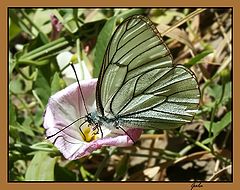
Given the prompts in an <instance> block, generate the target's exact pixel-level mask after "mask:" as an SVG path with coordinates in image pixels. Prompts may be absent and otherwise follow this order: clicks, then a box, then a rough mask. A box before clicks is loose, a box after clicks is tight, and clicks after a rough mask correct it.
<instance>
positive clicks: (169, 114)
mask: <svg viewBox="0 0 240 190" xmlns="http://www.w3.org/2000/svg"><path fill="white" fill-rule="evenodd" d="M79 87H80V88H79V89H80V92H81V95H82V99H84V95H83V93H82V91H81V86H80V85H79ZM199 100H200V90H199V85H198V82H197V78H196V77H195V75H194V73H193V72H192V71H191V70H190V69H188V68H186V67H184V66H183V65H173V59H172V55H171V53H170V50H169V49H168V47H167V45H166V44H165V43H164V41H163V39H162V37H161V35H160V33H159V32H158V30H157V28H156V27H155V26H154V24H153V23H152V22H151V21H150V20H149V19H148V18H146V17H144V16H142V15H134V16H131V17H128V18H127V19H125V20H124V21H123V22H122V23H121V24H120V25H119V26H118V27H117V29H116V30H115V32H114V33H113V35H112V37H111V39H110V41H109V43H108V46H107V48H106V52H105V55H104V59H103V63H102V67H101V70H100V75H99V78H98V81H97V86H96V108H97V109H96V111H93V112H90V113H88V112H87V114H86V115H85V117H84V118H85V121H84V122H82V123H81V124H80V126H79V130H80V131H81V133H82V134H83V135H84V132H82V130H81V127H82V125H83V124H86V123H87V124H88V125H89V126H93V128H94V130H95V129H97V132H98V133H99V131H100V133H101V136H104V134H103V131H102V127H103V126H104V127H107V128H110V129H111V128H115V129H119V130H122V131H123V132H124V133H126V134H127V135H128V136H129V137H130V138H131V139H132V140H133V138H132V137H131V135H129V134H128V130H129V129H133V128H140V129H173V128H177V127H180V126H182V125H184V124H186V123H188V122H191V121H192V119H193V117H194V115H195V113H196V112H197V111H198V105H199ZM85 107H86V106H85ZM80 119H81V118H80ZM75 122H76V121H74V123H75ZM71 125H72V124H71ZM69 126H70V125H68V126H66V127H65V128H67V127H69ZM65 128H63V129H61V130H60V131H62V130H64V129H65ZM57 133H58V132H57ZM52 136H54V135H51V136H49V138H51V137H52ZM133 141H134V140H133Z"/></svg>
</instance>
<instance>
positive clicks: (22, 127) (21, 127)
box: [10, 123, 35, 137]
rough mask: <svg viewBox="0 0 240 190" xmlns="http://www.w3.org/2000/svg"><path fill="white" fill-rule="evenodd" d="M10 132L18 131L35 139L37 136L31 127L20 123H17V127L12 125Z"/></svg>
mask: <svg viewBox="0 0 240 190" xmlns="http://www.w3.org/2000/svg"><path fill="white" fill-rule="evenodd" d="M10 131H15V132H16V131H17V132H18V133H19V132H22V133H24V134H26V135H28V136H31V137H35V134H34V133H33V131H32V129H31V128H30V126H25V125H21V124H19V123H17V124H16V125H10Z"/></svg>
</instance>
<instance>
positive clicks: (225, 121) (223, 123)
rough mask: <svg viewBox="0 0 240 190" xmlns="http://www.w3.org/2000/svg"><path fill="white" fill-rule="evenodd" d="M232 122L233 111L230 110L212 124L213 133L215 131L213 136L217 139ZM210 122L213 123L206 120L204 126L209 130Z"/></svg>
mask: <svg viewBox="0 0 240 190" xmlns="http://www.w3.org/2000/svg"><path fill="white" fill-rule="evenodd" d="M231 122H232V111H229V112H227V113H226V114H225V115H224V117H223V118H222V119H221V120H220V121H218V122H214V123H213V124H212V133H213V137H212V138H213V139H215V138H216V137H217V136H218V135H219V133H220V132H221V131H222V130H223V129H224V128H225V127H227V126H229V124H230V123H231ZM210 123H211V122H210V121H205V122H204V126H205V127H206V129H207V130H208V131H209V130H210Z"/></svg>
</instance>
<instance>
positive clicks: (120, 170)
mask: <svg viewBox="0 0 240 190" xmlns="http://www.w3.org/2000/svg"><path fill="white" fill-rule="evenodd" d="M128 163H129V154H125V155H124V157H123V158H122V159H121V161H120V163H119V164H118V165H117V168H116V173H115V174H116V175H115V180H120V179H121V178H123V177H124V176H125V175H126V173H127V170H128Z"/></svg>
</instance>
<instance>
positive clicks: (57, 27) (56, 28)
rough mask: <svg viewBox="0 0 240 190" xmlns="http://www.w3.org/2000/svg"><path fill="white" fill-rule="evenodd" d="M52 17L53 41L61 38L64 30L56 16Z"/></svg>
mask: <svg viewBox="0 0 240 190" xmlns="http://www.w3.org/2000/svg"><path fill="white" fill-rule="evenodd" d="M50 17H51V23H52V33H51V39H52V40H55V39H57V38H58V37H59V35H60V32H61V30H62V28H63V25H62V23H61V22H60V21H59V20H58V19H57V17H56V16H55V15H53V14H52V15H50Z"/></svg>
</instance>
